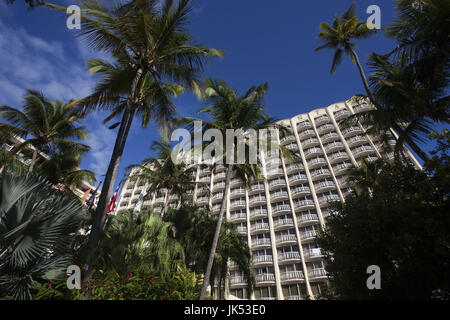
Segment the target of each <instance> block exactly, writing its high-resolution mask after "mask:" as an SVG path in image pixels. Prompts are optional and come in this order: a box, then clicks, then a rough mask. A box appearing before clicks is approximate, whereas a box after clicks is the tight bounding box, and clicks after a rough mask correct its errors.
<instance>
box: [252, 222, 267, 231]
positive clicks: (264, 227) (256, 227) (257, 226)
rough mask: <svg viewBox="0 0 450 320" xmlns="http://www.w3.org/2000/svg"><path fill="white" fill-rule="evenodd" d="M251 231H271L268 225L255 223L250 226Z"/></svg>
mask: <svg viewBox="0 0 450 320" xmlns="http://www.w3.org/2000/svg"><path fill="white" fill-rule="evenodd" d="M250 230H251V232H252V233H256V232H260V231H269V224H268V223H255V224H252V225H251V226H250Z"/></svg>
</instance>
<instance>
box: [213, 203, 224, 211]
mask: <svg viewBox="0 0 450 320" xmlns="http://www.w3.org/2000/svg"><path fill="white" fill-rule="evenodd" d="M221 208H222V205H221V204H217V205H215V206H213V207H212V212H214V213H219V211H220V209H221Z"/></svg>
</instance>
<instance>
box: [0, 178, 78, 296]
mask: <svg viewBox="0 0 450 320" xmlns="http://www.w3.org/2000/svg"><path fill="white" fill-rule="evenodd" d="M0 196H1V199H0V258H1V259H0V275H1V276H0V297H5V296H11V297H13V298H14V299H30V298H31V290H32V288H33V287H34V285H35V284H36V282H39V281H48V280H55V279H58V278H60V277H61V276H62V275H64V274H65V272H66V269H67V266H68V265H70V264H72V263H71V262H72V257H73V254H72V250H71V243H72V241H73V239H74V237H75V234H76V232H77V231H78V228H79V225H80V223H81V222H82V221H83V219H85V218H86V217H85V213H84V209H83V208H82V206H81V204H80V202H79V201H78V200H77V199H75V198H74V197H70V196H66V195H63V194H62V193H61V192H60V191H59V190H55V189H54V188H52V185H51V184H49V183H47V182H45V181H44V180H43V179H42V178H39V177H38V176H36V175H34V174H29V175H28V176H27V177H25V176H20V175H17V174H14V173H11V172H9V171H7V170H4V172H3V173H2V176H1V184H0Z"/></svg>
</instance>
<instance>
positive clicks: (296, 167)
mask: <svg viewBox="0 0 450 320" xmlns="http://www.w3.org/2000/svg"><path fill="white" fill-rule="evenodd" d="M294 170H303V165H301V164H299V163H293V164H290V165H287V166H286V172H287V173H291V172H292V171H294Z"/></svg>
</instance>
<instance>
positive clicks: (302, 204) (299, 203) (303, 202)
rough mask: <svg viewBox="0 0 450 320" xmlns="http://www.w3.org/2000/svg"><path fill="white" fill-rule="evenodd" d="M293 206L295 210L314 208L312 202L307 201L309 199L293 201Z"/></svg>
mask: <svg viewBox="0 0 450 320" xmlns="http://www.w3.org/2000/svg"><path fill="white" fill-rule="evenodd" d="M294 206H295V208H301V207H310V206H314V201H313V200H309V199H305V200H300V201H295V202H294Z"/></svg>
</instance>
